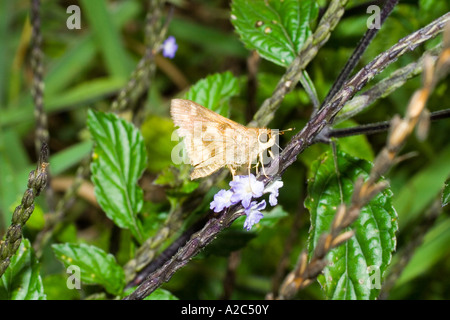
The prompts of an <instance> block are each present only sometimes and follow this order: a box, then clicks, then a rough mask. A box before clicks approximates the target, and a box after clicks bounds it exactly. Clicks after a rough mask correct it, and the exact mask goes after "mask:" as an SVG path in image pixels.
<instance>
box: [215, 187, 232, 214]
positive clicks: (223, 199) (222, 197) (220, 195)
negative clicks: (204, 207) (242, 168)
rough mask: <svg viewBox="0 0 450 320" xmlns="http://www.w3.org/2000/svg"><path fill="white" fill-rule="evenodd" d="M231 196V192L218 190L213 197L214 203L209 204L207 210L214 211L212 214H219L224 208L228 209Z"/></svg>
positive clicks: (230, 203)
mask: <svg viewBox="0 0 450 320" xmlns="http://www.w3.org/2000/svg"><path fill="white" fill-rule="evenodd" d="M232 195H233V192H232V191H231V190H224V189H222V190H220V191H219V192H217V193H216V194H215V195H214V201H212V202H211V204H210V205H209V208H210V209H211V210H214V212H220V211H222V210H223V209H224V208H228V207H229V206H231V205H232V204H234V203H232V202H231V196H232Z"/></svg>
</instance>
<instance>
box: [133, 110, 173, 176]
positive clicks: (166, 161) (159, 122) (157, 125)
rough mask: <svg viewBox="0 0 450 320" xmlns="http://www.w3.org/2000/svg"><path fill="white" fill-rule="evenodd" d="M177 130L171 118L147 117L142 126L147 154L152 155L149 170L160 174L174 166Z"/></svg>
mask: <svg viewBox="0 0 450 320" xmlns="http://www.w3.org/2000/svg"><path fill="white" fill-rule="evenodd" d="M174 130H175V128H174V125H173V122H172V120H170V119H169V118H164V117H159V116H156V115H151V116H149V117H147V119H146V120H145V121H144V123H143V124H142V126H141V131H142V135H143V136H144V140H145V146H146V148H147V153H148V154H151V155H152V161H149V163H148V169H149V170H151V171H153V172H159V171H161V170H162V169H164V168H166V167H168V166H170V165H172V164H173V161H172V150H173V148H174V147H175V146H176V145H177V142H176V141H172V134H173V132H174Z"/></svg>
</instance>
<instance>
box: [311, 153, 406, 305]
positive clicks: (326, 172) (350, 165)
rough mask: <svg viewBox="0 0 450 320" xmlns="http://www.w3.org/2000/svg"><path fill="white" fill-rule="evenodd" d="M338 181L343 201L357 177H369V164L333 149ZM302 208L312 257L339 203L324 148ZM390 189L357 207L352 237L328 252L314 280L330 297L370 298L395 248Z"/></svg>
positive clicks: (329, 158)
mask: <svg viewBox="0 0 450 320" xmlns="http://www.w3.org/2000/svg"><path fill="white" fill-rule="evenodd" d="M337 160H338V168H339V173H340V180H339V182H340V183H341V185H342V193H343V197H344V199H343V200H344V202H345V203H348V202H349V200H350V198H351V195H352V193H353V185H354V182H355V181H356V179H357V178H358V177H359V176H362V177H364V179H367V178H368V175H369V172H370V170H371V168H372V164H371V163H370V162H368V161H366V160H362V159H358V158H354V157H352V156H349V155H347V154H345V153H343V152H342V151H338V159H337ZM311 173H312V177H311V178H310V179H309V181H308V196H307V199H306V200H305V206H306V208H308V210H309V211H310V214H311V231H310V234H309V239H308V251H309V255H310V256H311V255H312V253H313V251H314V249H315V246H316V244H317V241H318V239H319V237H320V235H321V234H323V233H325V232H329V230H330V226H331V223H332V220H333V218H334V214H335V212H336V208H337V207H338V206H339V204H340V203H341V199H340V192H339V184H338V179H337V175H336V170H335V166H334V160H333V155H332V152H331V151H329V152H325V153H324V154H322V156H321V157H320V158H319V159H318V160H316V161H315V162H314V163H313V165H312V168H311ZM391 197H392V192H391V191H390V189H386V190H384V191H383V192H382V193H379V194H378V195H377V196H375V197H374V198H373V199H372V201H370V202H369V204H368V205H366V206H365V207H363V208H362V210H361V213H360V216H359V218H358V219H357V220H356V221H355V222H354V223H353V224H352V226H351V228H348V230H350V229H353V230H354V231H355V235H354V236H353V237H352V238H351V239H349V240H348V241H347V242H345V243H344V244H342V245H341V246H339V247H337V248H335V249H333V250H332V251H330V252H329V254H328V255H327V259H328V261H329V262H330V264H329V265H328V266H327V267H326V268H325V269H324V275H323V276H320V277H319V278H318V280H319V282H320V283H321V285H322V287H323V289H324V291H325V294H326V296H327V297H328V298H329V299H375V298H376V297H377V296H378V293H379V289H380V286H381V280H382V279H383V277H384V273H385V271H386V268H387V266H388V265H389V263H390V261H391V257H392V252H393V251H394V250H395V246H396V237H395V232H396V231H397V229H398V225H397V213H396V211H395V209H394V208H393V206H392V205H391Z"/></svg>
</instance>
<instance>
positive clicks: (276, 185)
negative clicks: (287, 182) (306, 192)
mask: <svg viewBox="0 0 450 320" xmlns="http://www.w3.org/2000/svg"><path fill="white" fill-rule="evenodd" d="M282 186H283V181H281V180H277V181H275V182H273V183H272V184H271V185H269V186H268V187H267V188H266V189H265V190H264V193H270V195H269V203H270V205H271V206H272V207H273V206H276V205H277V204H278V199H277V197H278V194H279V193H278V189H280V188H281V187H282Z"/></svg>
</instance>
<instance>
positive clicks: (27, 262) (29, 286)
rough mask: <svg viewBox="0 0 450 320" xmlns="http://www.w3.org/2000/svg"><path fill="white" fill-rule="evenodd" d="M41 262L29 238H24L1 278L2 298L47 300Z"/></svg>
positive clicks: (0, 294)
mask: <svg viewBox="0 0 450 320" xmlns="http://www.w3.org/2000/svg"><path fill="white" fill-rule="evenodd" d="M39 269H40V264H39V262H38V260H37V259H36V256H35V255H34V252H33V249H32V248H31V245H30V242H29V241H28V239H22V243H21V244H20V247H19V249H18V250H17V252H16V254H15V255H14V256H13V257H12V258H11V263H10V264H9V267H8V269H6V271H5V273H4V274H3V276H2V277H1V278H0V300H45V299H46V295H45V294H44V286H43V284H42V279H41V276H40V274H39Z"/></svg>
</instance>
